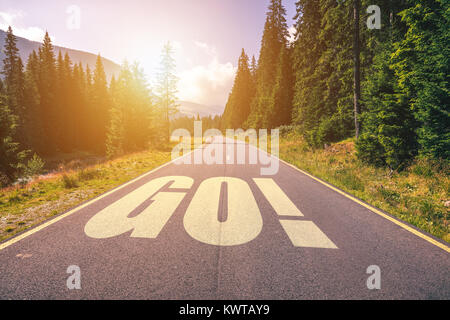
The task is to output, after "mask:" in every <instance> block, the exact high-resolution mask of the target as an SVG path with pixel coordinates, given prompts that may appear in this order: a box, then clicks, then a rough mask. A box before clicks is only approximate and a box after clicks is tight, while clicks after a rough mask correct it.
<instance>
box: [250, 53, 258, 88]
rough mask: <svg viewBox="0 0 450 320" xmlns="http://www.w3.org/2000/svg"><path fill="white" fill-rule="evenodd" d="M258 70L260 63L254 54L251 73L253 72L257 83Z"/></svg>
mask: <svg viewBox="0 0 450 320" xmlns="http://www.w3.org/2000/svg"><path fill="white" fill-rule="evenodd" d="M257 72H258V64H257V62H256V58H255V56H252V63H251V65H250V73H251V74H252V77H253V81H254V82H255V83H256V73H257Z"/></svg>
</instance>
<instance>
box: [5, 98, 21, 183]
mask: <svg viewBox="0 0 450 320" xmlns="http://www.w3.org/2000/svg"><path fill="white" fill-rule="evenodd" d="M6 101H7V98H6V97H5V96H0V187H2V186H5V185H7V184H9V183H11V182H13V181H14V180H15V179H16V178H17V176H18V171H19V169H20V168H21V167H22V166H23V160H24V159H25V157H26V152H24V151H21V152H20V151H19V143H18V142H16V141H15V140H14V135H15V130H16V128H17V116H15V115H14V114H13V112H12V110H11V109H10V108H9V107H8V106H7V105H6Z"/></svg>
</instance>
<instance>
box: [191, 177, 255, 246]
mask: <svg viewBox="0 0 450 320" xmlns="http://www.w3.org/2000/svg"><path fill="white" fill-rule="evenodd" d="M222 183H226V184H227V186H228V199H227V204H228V214H227V220H226V221H225V222H220V221H219V218H218V210H219V201H220V191H221V187H222ZM262 226H263V220H262V216H261V212H260V211H259V208H258V205H257V203H256V200H255V197H254V196H253V193H252V191H251V189H250V187H249V185H248V184H247V182H245V181H243V180H241V179H238V178H226V177H219V178H211V179H208V180H205V181H204V182H203V183H202V184H201V185H200V187H199V188H198V191H197V193H196V194H195V196H194V198H193V199H192V201H191V203H190V205H189V207H188V209H187V211H186V214H185V216H184V227H185V229H186V231H187V233H188V234H189V235H190V236H191V237H193V238H194V239H196V240H198V241H200V242H203V243H206V244H210V245H217V246H236V245H242V244H245V243H247V242H250V241H252V240H254V239H255V238H256V237H257V236H258V235H259V234H260V232H261V230H262Z"/></svg>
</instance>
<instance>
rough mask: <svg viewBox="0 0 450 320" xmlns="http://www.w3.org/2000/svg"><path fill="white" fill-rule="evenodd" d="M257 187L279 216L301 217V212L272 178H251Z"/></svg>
mask: <svg viewBox="0 0 450 320" xmlns="http://www.w3.org/2000/svg"><path fill="white" fill-rule="evenodd" d="M253 181H255V183H256V185H257V186H258V188H259V189H260V190H261V192H262V193H263V194H264V196H265V197H266V199H267V200H268V201H269V202H270V204H271V205H272V207H273V209H274V210H275V211H276V213H277V214H278V215H280V216H288V217H303V214H302V213H301V212H300V210H299V209H298V208H297V207H296V205H295V204H294V203H292V201H291V200H290V199H289V198H288V196H287V195H286V194H285V193H284V192H283V190H281V188H280V187H279V186H278V185H277V184H276V183H275V181H273V180H272V179H259V178H255V179H253Z"/></svg>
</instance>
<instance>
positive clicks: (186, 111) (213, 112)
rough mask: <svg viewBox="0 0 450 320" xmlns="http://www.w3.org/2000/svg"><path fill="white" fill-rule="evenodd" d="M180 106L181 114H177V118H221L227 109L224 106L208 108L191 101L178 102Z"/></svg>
mask: <svg viewBox="0 0 450 320" xmlns="http://www.w3.org/2000/svg"><path fill="white" fill-rule="evenodd" d="M178 104H179V107H178V110H179V112H178V113H177V114H175V116H174V117H175V118H180V117H184V116H188V117H197V115H200V117H202V118H203V117H208V116H212V117H214V116H221V115H222V113H223V111H224V109H225V108H224V107H223V106H207V105H204V104H199V103H194V102H190V101H178Z"/></svg>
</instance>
